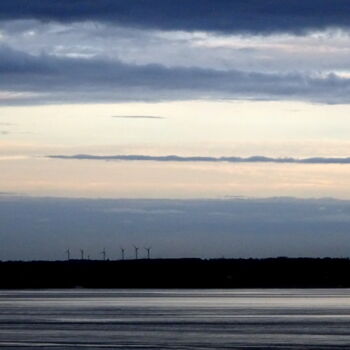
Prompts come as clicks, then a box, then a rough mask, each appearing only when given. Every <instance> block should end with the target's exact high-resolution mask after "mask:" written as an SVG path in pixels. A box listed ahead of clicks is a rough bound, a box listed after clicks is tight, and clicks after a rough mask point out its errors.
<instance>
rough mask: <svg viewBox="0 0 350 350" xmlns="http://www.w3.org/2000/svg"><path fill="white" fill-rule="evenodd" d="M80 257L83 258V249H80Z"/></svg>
mask: <svg viewBox="0 0 350 350" xmlns="http://www.w3.org/2000/svg"><path fill="white" fill-rule="evenodd" d="M80 258H81V260H84V249H80Z"/></svg>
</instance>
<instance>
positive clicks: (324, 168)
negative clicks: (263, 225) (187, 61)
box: [0, 101, 350, 198]
mask: <svg viewBox="0 0 350 350" xmlns="http://www.w3.org/2000/svg"><path fill="white" fill-rule="evenodd" d="M349 112H350V106H348V105H321V104H308V103H302V102H276V101H275V102H263V101H259V102H252V101H185V102H161V103H120V104H99V105H97V104H91V105H88V104H87V105H52V106H26V107H1V119H0V130H5V131H7V132H8V133H4V134H2V135H1V136H0V166H1V169H2V171H1V174H0V192H20V193H25V194H30V195H40V196H45V195H50V196H68V197H70V196H72V197H127V198H136V197H149V198H194V197H198V198H212V197H213V198H217V197H220V198H221V197H225V196H231V195H243V196H253V197H269V196H297V197H323V196H327V197H328V196H329V197H337V198H350V190H349V188H350V186H349V185H350V180H348V179H349V178H350V177H349V174H350V165H329V164H328V165H301V164H299V165H295V164H294V165H293V164H284V165H282V164H271V163H264V164H225V163H220V164H210V163H190V162H186V163H181V164H180V163H156V162H104V161H79V160H69V161H68V160H53V159H46V158H45V156H47V155H51V154H66V155H72V154H81V153H86V154H97V155H113V154H141V155H142V154H145V155H169V154H176V155H180V156H191V155H198V156H216V157H219V156H242V157H247V156H253V155H264V156H270V157H318V156H323V157H324V156H327V157H346V156H349V153H348V150H349V146H350V141H349V140H350V137H349V136H350V128H349V123H348V118H349V115H350V114H349ZM113 116H159V117H163V118H164V119H140V118H138V119H123V118H113Z"/></svg>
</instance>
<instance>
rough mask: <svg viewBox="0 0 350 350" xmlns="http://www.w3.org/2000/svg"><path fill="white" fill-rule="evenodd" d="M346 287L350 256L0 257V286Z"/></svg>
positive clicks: (32, 287) (27, 287) (5, 287)
mask: <svg viewBox="0 0 350 350" xmlns="http://www.w3.org/2000/svg"><path fill="white" fill-rule="evenodd" d="M77 287H81V288H350V260H349V259H335V258H269V259H151V260H146V259H140V260H124V261H122V260H113V261H110V260H107V261H98V260H70V261H28V262H24V261H7V262H0V289H37V288H38V289H39V288H40V289H41V288H77Z"/></svg>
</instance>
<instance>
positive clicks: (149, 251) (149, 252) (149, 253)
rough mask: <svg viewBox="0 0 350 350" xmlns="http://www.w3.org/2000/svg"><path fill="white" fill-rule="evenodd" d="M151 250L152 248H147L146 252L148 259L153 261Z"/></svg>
mask: <svg viewBox="0 0 350 350" xmlns="http://www.w3.org/2000/svg"><path fill="white" fill-rule="evenodd" d="M151 249H152V247H145V250H146V251H147V259H151Z"/></svg>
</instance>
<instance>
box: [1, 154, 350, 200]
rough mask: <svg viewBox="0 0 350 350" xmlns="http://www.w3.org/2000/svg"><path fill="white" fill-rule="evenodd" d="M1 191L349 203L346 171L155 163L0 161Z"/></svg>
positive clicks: (343, 168)
mask: <svg viewBox="0 0 350 350" xmlns="http://www.w3.org/2000/svg"><path fill="white" fill-rule="evenodd" d="M1 167H2V169H3V170H2V174H1V181H0V188H1V191H2V192H15V193H19V194H28V195H34V196H60V197H92V198H226V197H230V196H247V197H271V196H272V197H273V196H293V197H301V198H310V197H312V198H320V197H336V198H341V199H350V166H348V165H316V164H314V165H305V164H266V163H264V164H262V163H256V164H255V163H254V164H232V163H231V164H229V163H215V164H210V163H204V162H203V163H185V164H183V163H175V162H174V163H158V162H124V161H112V162H106V161H91V160H56V159H39V158H37V159H16V160H11V159H7V160H3V161H1Z"/></svg>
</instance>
